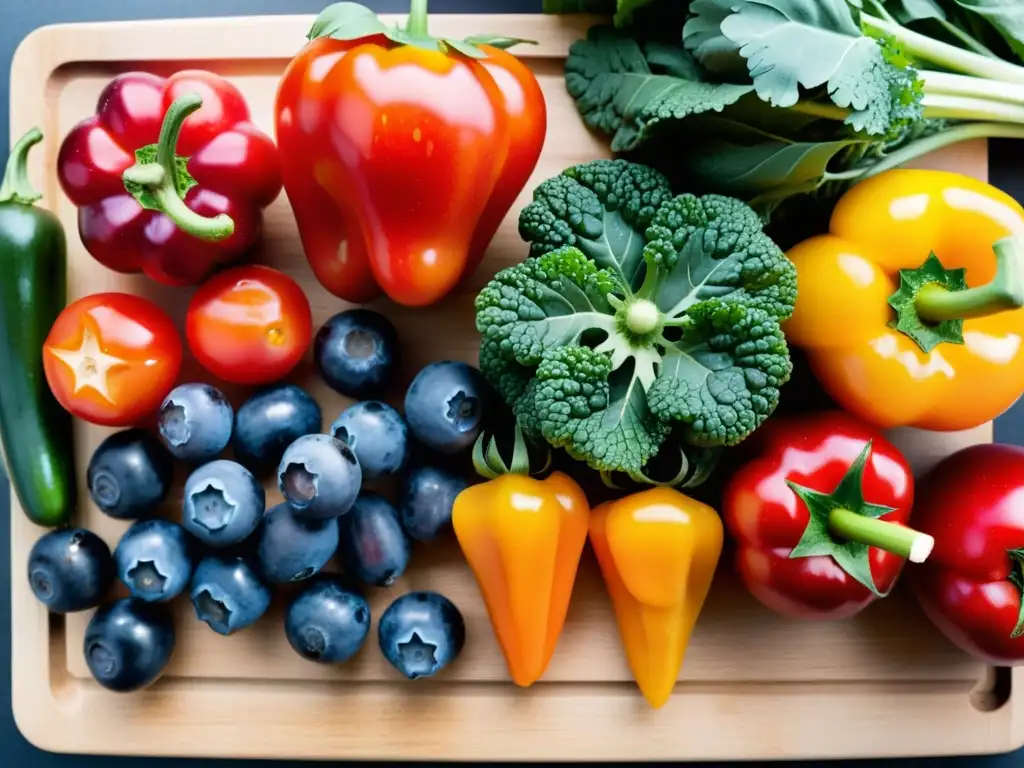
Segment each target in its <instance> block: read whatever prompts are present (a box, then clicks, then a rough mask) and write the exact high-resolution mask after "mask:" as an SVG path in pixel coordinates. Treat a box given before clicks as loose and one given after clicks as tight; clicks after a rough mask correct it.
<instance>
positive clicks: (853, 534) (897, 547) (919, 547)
mask: <svg viewBox="0 0 1024 768" xmlns="http://www.w3.org/2000/svg"><path fill="white" fill-rule="evenodd" d="M828 527H829V530H830V531H831V532H832V533H833V534H834V535H836V536H839V537H840V538H843V539H846V540H847V541H856V542H857V543H858V544H867V545H868V546H869V547H876V548H877V549H884V550H885V551H886V552H891V553H893V554H894V555H899V556H900V557H902V558H904V559H908V560H910V562H912V563H923V562H924V561H925V560H927V559H928V555H930V554H931V553H932V548H933V547H934V546H935V539H934V538H933V537H931V536H929V535H928V534H927V533H920V532H919V531H915V530H912V529H910V528H906V527H904V526H902V525H897V524H896V523H890V522H887V521H886V520H879V519H878V518H874V517H864V515H860V514H858V513H856V512H851V511H850V510H848V509H833V510H832V511H831V512H829V514H828Z"/></svg>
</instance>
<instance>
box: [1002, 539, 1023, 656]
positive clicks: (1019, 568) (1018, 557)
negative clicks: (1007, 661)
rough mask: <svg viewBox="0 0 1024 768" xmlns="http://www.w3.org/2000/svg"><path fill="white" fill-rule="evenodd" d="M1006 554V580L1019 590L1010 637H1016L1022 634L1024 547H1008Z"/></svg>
mask: <svg viewBox="0 0 1024 768" xmlns="http://www.w3.org/2000/svg"><path fill="white" fill-rule="evenodd" d="M1006 554H1008V555H1009V556H1010V565H1011V569H1010V575H1009V576H1008V577H1007V580H1008V581H1009V582H1010V583H1011V584H1013V586H1015V587H1016V588H1017V589H1019V590H1020V592H1021V601H1020V610H1019V612H1018V613H1017V624H1016V625H1015V626H1014V628H1013V631H1012V632H1010V637H1011V638H1013V639H1016V638H1018V637H1020V636H1021V635H1024V549H1009V550H1007V552H1006Z"/></svg>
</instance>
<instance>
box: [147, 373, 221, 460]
mask: <svg viewBox="0 0 1024 768" xmlns="http://www.w3.org/2000/svg"><path fill="white" fill-rule="evenodd" d="M234 421H235V414H234V411H232V410H231V403H229V402H228V399H227V398H226V397H224V393H223V392H221V391H220V390H219V389H217V388H216V387H211V386H210V385H209V384H182V385H180V386H178V387H175V388H174V389H172V390H171V393H170V394H169V395H167V397H165V398H164V401H163V403H162V404H161V405H160V415H159V417H158V419H157V425H158V426H159V427H160V439H161V440H163V441H164V445H166V446H167V450H169V451H170V452H171V453H172V454H173V455H174V457H175V458H177V459H181V460H182V461H188V462H191V463H193V464H200V463H202V462H204V461H210V460H211V459H214V458H216V457H217V456H218V455H219V454H220V452H221V451H223V450H224V449H225V448H227V445H228V443H229V442H230V441H231V427H232V425H233V424H234Z"/></svg>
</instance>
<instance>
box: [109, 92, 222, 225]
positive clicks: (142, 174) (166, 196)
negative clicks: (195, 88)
mask: <svg viewBox="0 0 1024 768" xmlns="http://www.w3.org/2000/svg"><path fill="white" fill-rule="evenodd" d="M202 105H203V100H202V98H201V97H200V96H199V94H197V93H186V94H185V95H183V96H181V97H179V98H178V99H177V100H176V101H175V102H174V103H173V104H171V106H170V107H169V108H168V109H167V114H166V115H164V122H163V125H162V126H161V127H160V139H159V143H158V144H157V150H156V162H155V163H135V165H133V166H131V167H130V168H128V169H126V170H125V172H124V174H123V176H122V178H123V179H124V180H125V181H126V182H131V183H134V184H138V185H139V186H141V187H144V188H145V189H147V190H148V191H149V192H150V193H151V194H152V195H153V196H154V197H155V198H156V201H157V203H158V206H157V207H158V209H159V210H160V211H161V212H163V213H164V214H166V215H167V217H168V218H170V219H171V221H173V222H174V223H175V225H177V227H178V228H179V229H181V230H182V231H183V232H187V233H188V234H190V235H193V236H194V237H198V238H201V239H203V240H222V239H224V238H226V237H230V236H231V234H232V233H233V232H234V231H235V222H234V221H233V220H232V219H231V217H230V216H228V215H227V214H223V213H221V214H218V215H216V216H214V217H212V218H210V217H207V216H202V215H200V214H198V213H196V212H195V211H193V210H192V209H191V208H189V207H188V206H187V205H185V201H184V200H183V199H182V198H181V195H179V194H178V188H177V185H176V180H177V172H178V171H177V157H176V155H175V149H176V147H177V145H178V136H179V135H180V134H181V127H182V125H183V124H184V123H185V120H186V118H187V117H188V116H189V115H191V114H192V113H193V112H195V111H196V110H197V109H199V108H200V107H201V106H202Z"/></svg>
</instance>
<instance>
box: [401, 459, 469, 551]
mask: <svg viewBox="0 0 1024 768" xmlns="http://www.w3.org/2000/svg"><path fill="white" fill-rule="evenodd" d="M465 489H466V479H465V478H464V477H460V476H459V475H456V474H454V473H452V472H449V471H448V470H447V469H441V468H440V467H429V466H424V467H416V468H415V469H414V470H412V471H411V472H409V473H408V474H406V476H405V478H403V481H402V503H401V511H400V518H401V521H402V527H403V528H405V532H406V533H407V534H409V536H411V537H412V538H414V539H416V540H417V541H430V540H431V539H435V538H437V536H438V535H439V534H440V533H441V532H442V531H443V530H445V529H447V528H448V527H449V526H450V525H451V522H452V505H454V504H455V497H456V496H458V495H459V494H460V493H462V491H464V490H465Z"/></svg>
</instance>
